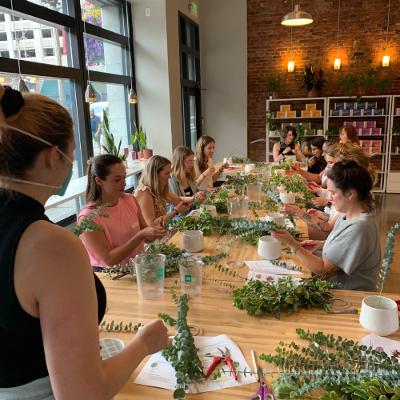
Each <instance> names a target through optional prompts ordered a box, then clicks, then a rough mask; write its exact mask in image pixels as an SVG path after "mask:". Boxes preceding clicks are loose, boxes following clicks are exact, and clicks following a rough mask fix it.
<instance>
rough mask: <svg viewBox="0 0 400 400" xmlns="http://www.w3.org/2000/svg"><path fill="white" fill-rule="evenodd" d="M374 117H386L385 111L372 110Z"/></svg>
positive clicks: (380, 109) (381, 109)
mask: <svg viewBox="0 0 400 400" xmlns="http://www.w3.org/2000/svg"><path fill="white" fill-rule="evenodd" d="M372 115H385V110H384V109H383V108H379V109H376V110H375V109H372Z"/></svg>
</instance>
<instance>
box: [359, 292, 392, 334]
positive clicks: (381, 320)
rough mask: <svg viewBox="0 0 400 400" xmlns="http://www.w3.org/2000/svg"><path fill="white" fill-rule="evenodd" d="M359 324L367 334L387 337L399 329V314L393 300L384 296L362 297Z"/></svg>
mask: <svg viewBox="0 0 400 400" xmlns="http://www.w3.org/2000/svg"><path fill="white" fill-rule="evenodd" d="M360 324H361V326H362V327H363V328H364V329H365V330H367V331H368V332H371V333H375V334H376V335H379V336H387V335H391V334H392V333H395V332H396V331H397V330H398V329H399V312H398V309H397V304H396V302H395V301H394V300H392V299H389V298H387V297H384V296H377V295H376V296H368V297H364V299H363V301H362V304H361V312H360Z"/></svg>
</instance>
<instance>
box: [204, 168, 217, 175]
mask: <svg viewBox="0 0 400 400" xmlns="http://www.w3.org/2000/svg"><path fill="white" fill-rule="evenodd" d="M214 174H215V168H214V167H209V168H207V169H206V170H205V171H204V172H203V175H204V176H213V175H214Z"/></svg>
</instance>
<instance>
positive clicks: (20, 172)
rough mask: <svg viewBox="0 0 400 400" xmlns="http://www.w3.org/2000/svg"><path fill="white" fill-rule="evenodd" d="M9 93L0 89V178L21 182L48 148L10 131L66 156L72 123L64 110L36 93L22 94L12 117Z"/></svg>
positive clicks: (6, 89)
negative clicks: (58, 150)
mask: <svg viewBox="0 0 400 400" xmlns="http://www.w3.org/2000/svg"><path fill="white" fill-rule="evenodd" d="M11 90H12V89H11V88H5V87H3V86H1V85H0V105H1V106H0V175H4V176H9V177H14V178H24V177H25V174H26V172H27V170H29V168H31V167H32V165H33V163H34V162H35V160H36V157H37V156H38V154H39V153H40V152H41V151H42V150H44V149H45V148H48V147H49V146H48V145H47V144H45V143H42V142H40V141H39V140H35V139H34V138H31V137H29V136H28V135H24V134H22V133H18V132H17V131H14V130H13V129H12V128H10V127H15V128H17V129H21V130H25V131H27V132H29V133H31V134H32V135H34V136H37V137H38V138H40V139H43V140H46V141H48V142H49V143H51V144H52V145H54V146H57V147H58V148H59V149H60V150H61V151H63V152H65V151H66V150H67V147H68V143H69V141H70V140H71V138H72V137H73V127H72V119H71V116H70V115H69V113H68V111H67V110H66V109H65V108H64V107H63V106H61V105H60V104H58V103H57V102H56V101H54V100H52V99H50V98H48V97H46V96H43V95H41V94H37V93H22V94H21V95H22V99H23V100H21V101H22V103H21V107H20V108H19V109H17V110H13V112H12V113H11V112H9V109H10V108H13V106H12V105H10V104H9V102H12V101H13V99H12V98H9V96H10V91H11ZM13 92H14V94H15V93H17V94H18V93H19V92H17V91H13ZM4 96H5V97H4ZM19 96H20V95H19ZM6 110H7V112H6ZM5 114H7V115H8V116H6V115H5Z"/></svg>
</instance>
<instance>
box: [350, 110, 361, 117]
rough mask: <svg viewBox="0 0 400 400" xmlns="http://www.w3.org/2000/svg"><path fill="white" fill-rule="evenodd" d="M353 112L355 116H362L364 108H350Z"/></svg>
mask: <svg viewBox="0 0 400 400" xmlns="http://www.w3.org/2000/svg"><path fill="white" fill-rule="evenodd" d="M351 111H353V112H352V115H353V117H361V116H362V111H363V110H350V112H351Z"/></svg>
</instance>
